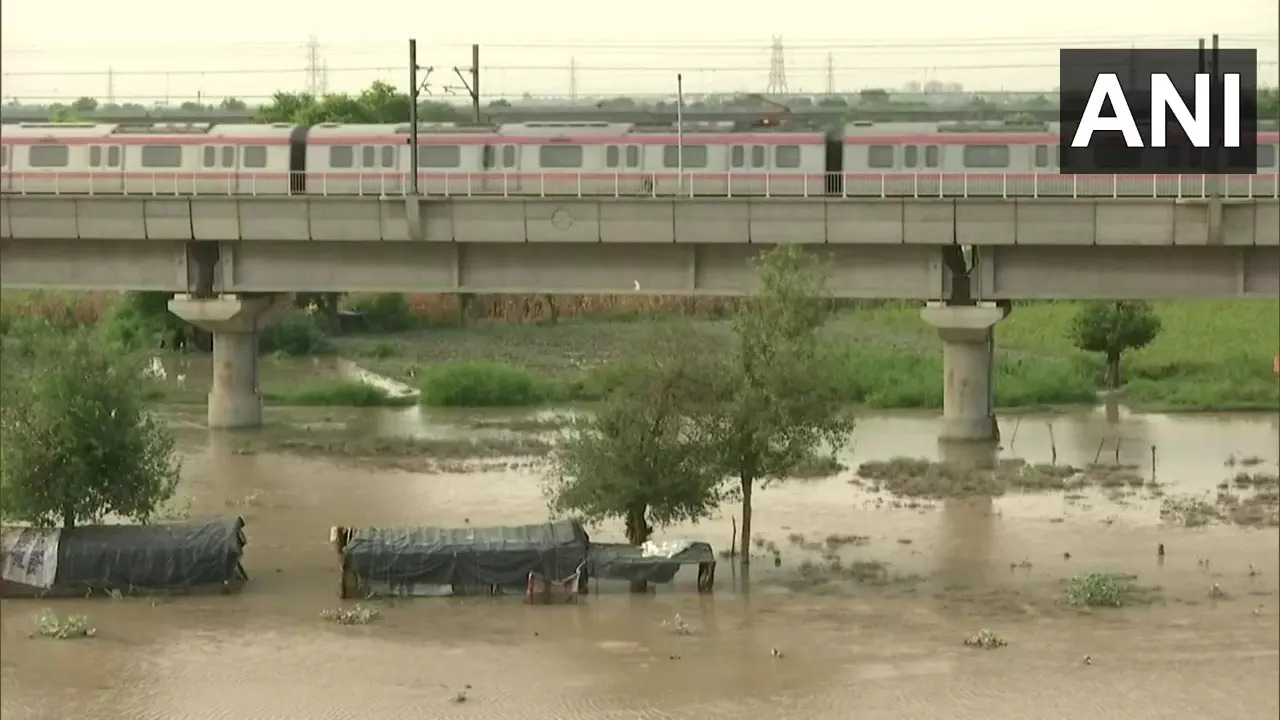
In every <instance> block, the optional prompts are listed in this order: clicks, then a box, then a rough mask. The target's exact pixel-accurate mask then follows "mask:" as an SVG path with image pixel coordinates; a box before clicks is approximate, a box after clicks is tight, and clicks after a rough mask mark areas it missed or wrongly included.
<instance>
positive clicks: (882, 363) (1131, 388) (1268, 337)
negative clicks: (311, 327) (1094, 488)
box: [0, 294, 1280, 412]
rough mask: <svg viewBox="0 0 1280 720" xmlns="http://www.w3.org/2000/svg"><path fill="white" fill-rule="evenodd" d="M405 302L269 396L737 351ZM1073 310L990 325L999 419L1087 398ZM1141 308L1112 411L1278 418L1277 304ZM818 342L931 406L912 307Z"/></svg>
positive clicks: (347, 393)
mask: <svg viewBox="0 0 1280 720" xmlns="http://www.w3.org/2000/svg"><path fill="white" fill-rule="evenodd" d="M23 298H25V299H23ZM23 298H20V297H18V296H15V295H13V294H6V296H5V297H4V298H0V299H3V300H6V301H7V304H6V303H0V305H4V306H5V308H7V309H6V312H8V313H14V312H18V311H20V310H21V311H23V312H44V313H53V314H55V315H58V314H59V313H61V315H59V317H62V316H65V317H68V318H74V319H76V321H77V322H80V321H83V322H89V321H91V319H92V317H93V316H94V312H97V313H98V316H99V317H100V316H101V313H102V312H103V311H102V310H101V308H100V307H97V306H95V305H93V304H92V303H89V302H88V301H87V300H84V299H83V298H81V297H80V296H69V295H65V294H64V295H50V296H47V297H46V296H38V297H35V299H32V298H33V296H31V295H30V294H28V295H26V296H23ZM615 300H617V299H616V298H615ZM636 300H637V301H642V300H644V299H643V298H640V299H636ZM103 302H105V300H99V301H98V305H102V303H103ZM353 302H357V303H358V302H360V300H359V299H358V298H357V299H355V300H353ZM526 304H527V303H526ZM703 304H704V305H706V303H703ZM517 305H518V303H517ZM631 305H636V307H634V308H632V307H631ZM95 307H97V309H96V310H95ZM406 307H407V308H408V309H406V310H405V312H406V313H409V312H410V311H412V312H417V313H418V314H412V315H406V316H405V317H402V318H400V319H399V320H398V321H397V322H398V323H399V325H401V326H411V325H415V324H416V325H419V326H422V327H420V328H419V329H413V330H408V331H405V332H397V333H384V334H366V333H358V334H348V335H343V336H338V337H333V338H328V339H324V342H323V343H312V344H314V345H316V346H317V347H319V346H320V345H323V347H324V349H325V350H327V351H328V352H326V353H325V354H323V355H315V356H303V357H298V356H290V355H287V354H284V353H282V352H276V353H271V354H268V355H265V356H264V357H263V358H262V363H261V368H260V386H261V388H262V392H263V396H264V399H265V401H266V402H267V403H268V404H273V405H327V406H333V407H339V406H377V405H405V404H412V403H414V402H419V401H421V402H423V403H424V404H434V405H441V404H446V405H449V404H451V405H462V406H466V405H478V404H491V405H499V406H502V405H505V406H527V405H542V404H556V403H566V402H591V401H593V400H597V399H599V397H600V396H601V395H602V394H603V393H604V391H605V390H606V389H607V388H608V387H609V383H610V380H611V378H610V373H609V363H610V362H611V361H614V360H619V359H622V358H626V357H628V356H629V355H631V354H633V353H634V350H635V349H636V348H638V347H647V346H649V345H651V344H652V343H653V342H654V341H655V340H656V339H658V338H659V337H666V336H670V335H672V334H675V335H678V336H681V337H683V338H684V339H685V340H686V341H687V342H688V343H689V346H690V347H691V348H692V350H693V351H695V352H704V353H719V352H725V351H726V350H727V349H728V348H731V347H732V342H733V338H732V329H731V327H730V324H729V322H728V321H727V320H726V319H724V311H725V309H724V308H723V307H720V306H717V305H714V304H711V305H707V307H705V308H702V307H701V306H696V304H690V305H689V308H687V310H689V311H691V312H699V313H705V314H697V315H681V314H679V312H678V311H680V310H683V309H686V308H683V306H680V305H678V304H677V305H675V306H672V308H666V307H665V306H661V305H659V306H655V307H654V309H653V311H652V312H649V313H648V314H646V313H645V312H641V311H642V310H644V308H645V307H647V306H645V305H643V304H637V303H630V304H626V303H622V302H621V301H618V302H616V303H614V304H607V303H603V302H602V303H601V307H599V308H596V307H595V306H592V305H589V304H584V305H583V307H582V308H579V309H578V312H579V314H578V315H576V316H571V317H562V318H561V319H560V320H559V321H558V322H556V323H554V324H549V323H546V322H545V318H543V319H542V320H536V321H532V322H524V321H521V319H522V318H525V317H528V316H529V313H530V312H531V311H529V310H528V308H525V309H524V310H522V311H521V313H515V314H514V315H511V314H508V315H506V316H504V317H515V318H516V319H515V320H505V319H498V320H495V319H478V320H473V321H472V322H470V323H469V324H467V325H466V326H456V325H452V326H451V325H448V324H443V320H442V318H441V317H439V316H440V315H441V310H440V308H439V307H437V306H435V305H429V306H425V309H421V310H418V309H417V308H419V306H418V305H413V306H406ZM1079 307H1080V304H1079V303H1075V302H1044V303H1027V304H1021V305H1018V306H1016V307H1015V309H1014V311H1013V313H1012V314H1011V315H1010V317H1009V318H1007V319H1006V320H1004V321H1003V322H1001V323H1000V324H998V325H997V326H996V348H997V350H996V378H995V394H996V404H997V406H999V407H1000V408H1002V409H1003V410H1005V411H1006V412H1008V411H1010V410H1020V411H1028V410H1030V411H1034V410H1042V409H1048V408H1055V407H1079V406H1091V405H1094V404H1096V402H1097V401H1098V395H1099V392H1100V387H1101V385H1102V381H1103V363H1102V359H1101V358H1100V357H1099V356H1097V355H1092V354H1087V353H1083V352H1081V351H1079V350H1077V349H1076V348H1074V347H1073V345H1072V344H1071V340H1070V330H1071V324H1072V321H1073V318H1074V317H1075V315H1076V313H1077V311H1078V309H1079ZM41 308H43V309H41ZM673 308H674V309H673ZM1153 308H1154V310H1155V312H1156V314H1157V315H1158V316H1159V318H1160V320H1161V322H1162V324H1163V330H1162V332H1161V333H1160V334H1159V335H1158V336H1157V337H1156V339H1155V341H1154V342H1152V343H1151V344H1150V345H1149V346H1148V347H1145V348H1142V349H1140V350H1136V351H1133V352H1130V353H1126V355H1125V357H1124V372H1125V378H1126V383H1125V386H1124V387H1123V389H1122V390H1121V391H1120V392H1119V393H1118V395H1117V399H1118V400H1119V401H1120V402H1123V403H1124V404H1126V405H1129V406H1131V407H1133V408H1135V409H1138V410H1143V411H1184V412H1203V411H1211V410H1220V411H1225V410H1259V411H1272V412H1274V411H1277V410H1280V382H1278V381H1277V376H1276V375H1275V372H1274V370H1273V361H1274V356H1275V353H1276V350H1277V349H1278V348H1280V306H1278V305H1277V304H1276V303H1275V302H1272V301H1265V300H1264V301H1245V300H1238V301H1200V300H1175V301H1161V302H1156V303H1153ZM490 310H492V311H494V312H505V310H503V309H502V308H496V309H495V308H490ZM593 313H594V314H593ZM533 317H540V316H539V315H538V314H537V313H533ZM295 324H296V323H295ZM826 335H827V337H828V339H829V340H830V342H831V343H833V344H835V345H837V346H838V347H840V348H842V349H843V350H844V352H843V354H842V357H843V361H842V364H841V368H840V372H839V374H838V378H837V391H838V392H839V393H840V394H841V395H842V396H843V397H844V398H845V399H846V400H847V401H848V402H849V403H850V404H853V405H858V406H862V407H866V408H872V409H903V408H921V409H937V408H940V407H941V405H942V350H941V343H940V341H939V339H938V337H937V332H936V331H935V330H934V329H933V328H931V327H929V326H928V325H926V324H925V323H924V322H923V321H922V320H921V319H920V316H919V311H918V309H917V308H916V307H914V305H913V304H910V303H882V304H867V305H866V306H862V307H857V308H855V309H845V310H842V311H841V312H839V313H838V315H837V316H836V317H835V319H834V320H833V321H832V322H831V323H830V324H829V326H828V328H827V329H826ZM304 345H305V344H304ZM159 358H160V361H161V363H162V365H163V366H164V367H165V370H166V372H165V377H164V378H162V379H159V380H158V381H154V382H152V383H151V384H150V388H149V390H150V393H151V395H152V398H153V399H154V400H155V401H157V402H162V403H203V402H204V399H205V396H206V394H207V393H208V388H209V379H210V375H211V359H210V357H209V356H208V355H207V354H199V353H188V354H168V355H160V356H159ZM339 358H340V359H341V360H339ZM343 361H346V362H343ZM352 364H354V367H355V370H353V369H352V367H353V365H352ZM361 369H363V370H367V371H370V372H372V373H374V375H375V376H381V377H383V378H386V379H389V380H391V381H394V382H395V383H399V384H398V385H394V386H384V385H379V383H380V382H381V381H379V380H377V379H376V378H373V377H371V376H361V375H360V373H359V370H361ZM179 378H181V380H179ZM371 380H372V382H370V381H371ZM420 390H430V391H431V392H428V393H426V396H425V397H416V393H414V392H413V391H420Z"/></svg>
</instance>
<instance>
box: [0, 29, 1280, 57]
mask: <svg viewBox="0 0 1280 720" xmlns="http://www.w3.org/2000/svg"><path fill="white" fill-rule="evenodd" d="M1197 37H1198V36H1197V35H1196V34H1195V33H1190V32H1189V33H1187V34H1185V35H1183V34H1171V33H1166V34H1161V35H1154V34H1153V35H1124V36H1113V37H1106V36H1103V37H1099V36H1093V37H1073V36H1065V37H1064V36H1057V37H1055V36H1041V37H1036V36H1026V35H1013V36H991V37H982V38H973V37H970V38H963V39H957V40H946V39H943V38H921V37H903V38H880V39H877V40H869V41H857V42H850V41H849V40H848V39H847V38H840V39H835V38H831V39H824V38H812V39H808V40H800V41H795V40H793V41H792V42H791V43H790V46H791V48H792V50H796V49H817V50H837V49H886V48H900V47H914V48H919V49H929V50H934V49H949V48H956V47H970V48H978V49H989V48H991V47H993V46H995V45H1001V46H1005V47H1013V46H1023V47H1053V48H1054V49H1057V48H1060V47H1065V46H1072V47H1106V46H1115V47H1132V46H1133V45H1135V44H1138V45H1154V44H1157V43H1162V42H1170V43H1188V44H1190V43H1193V42H1194V41H1195V40H1196V39H1197ZM1222 40H1223V41H1226V42H1231V43H1235V42H1241V43H1250V42H1252V43H1275V42H1276V37H1275V36H1274V35H1273V34H1268V33H1242V34H1240V35H1228V34H1224V35H1222ZM484 45H485V47H487V48H490V49H508V50H537V49H547V50H571V49H572V50H586V49H601V50H620V51H630V50H693V49H697V50H710V51H715V50H720V49H726V50H751V51H756V52H759V51H762V50H766V49H768V47H769V45H768V44H766V43H762V42H761V41H760V40H758V39H755V40H752V39H726V40H722V41H715V42H710V43H705V42H699V43H697V44H694V43H692V42H683V43H630V42H627V41H619V42H615V43H608V44H600V43H599V41H598V39H592V40H584V41H581V42H580V41H575V40H572V39H564V40H560V41H558V42H551V43H485V44H484ZM294 47H296V46H295V45H294V44H292V43H286V42H241V43H235V42H232V43H208V44H200V43H195V44H193V43H157V44H149V49H148V50H147V51H146V52H156V53H161V52H165V53H167V52H169V51H172V50H175V49H183V50H191V49H193V48H209V49H215V48H216V49H225V50H232V51H237V52H238V51H242V50H249V49H258V50H276V51H280V52H285V51H288V52H293V48H294ZM326 47H327V48H328V49H329V50H330V51H334V50H354V49H360V50H367V49H371V48H373V47H380V48H384V45H383V44H382V43H375V42H360V43H352V42H348V43H341V42H339V43H328V44H327V45H326ZM432 47H433V48H440V49H448V48H455V49H464V48H468V47H470V45H468V44H463V43H433V45H432ZM120 49H122V48H121V47H120V46H119V45H96V46H94V45H83V44H77V45H75V46H70V47H59V46H56V45H48V46H6V47H5V48H4V50H3V52H4V53H5V54H24V53H46V52H56V53H58V54H60V55H65V54H68V53H80V54H94V55H100V54H102V51H103V50H120ZM134 52H136V51H134ZM377 52H383V53H385V52H386V51H385V48H384V49H383V50H379V51H377Z"/></svg>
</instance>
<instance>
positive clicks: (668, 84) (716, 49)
mask: <svg viewBox="0 0 1280 720" xmlns="http://www.w3.org/2000/svg"><path fill="white" fill-rule="evenodd" d="M1205 7H1206V6H1205V4H1204V3H1203V2H1191V1H1190V0H1165V1H1164V2H1161V3H1151V2H1144V1H1141V0H1075V1H1074V2H1071V3H1049V4H1044V3H1029V2H1026V0H979V1H977V2H955V0H917V2H914V3H911V4H909V5H907V4H892V3H886V4H882V5H863V4H855V3H849V2H847V0H846V1H844V2H834V1H832V0H817V1H810V2H805V3H801V2H788V3H780V2H776V1H775V2H764V1H763V0H761V1H759V2H755V1H752V2H738V3H734V4H733V5H729V4H727V3H717V2H703V3H695V2H688V1H687V0H685V1H683V2H677V1H675V0H651V1H650V2H646V3H636V4H628V3H620V4H617V5H601V4H600V3H598V2H591V3H587V2H584V1H583V0H558V1H557V2H553V3H530V2H524V1H521V0H488V1H487V2H471V3H457V2H454V3H423V2H417V1H413V2H411V1H409V0H384V2H379V3H369V4H359V3H354V4H353V3H351V2H337V1H335V0H315V1H314V2H309V3H305V4H304V3H300V2H289V1H287V0H286V1H282V0H277V1H276V2H263V0H220V2H218V3H216V4H215V5H210V6H200V5H190V4H185V5H184V4H179V5H174V4H173V3H172V2H160V1H158V0H122V1H121V2H116V3H104V2H101V0H61V1H60V2H58V3H56V4H55V5H45V4H43V3H41V2H36V1H35V0H26V1H19V0H9V1H8V2H3V3H0V53H2V55H3V58H2V62H0V72H2V73H3V83H2V85H3V86H2V87H0V95H3V96H4V98H5V99H6V100H8V99H10V98H13V97H17V98H19V99H21V100H25V101H30V102H35V101H48V100H51V99H53V98H59V99H73V98H75V97H78V96H80V95H92V96H96V97H98V98H100V99H104V100H105V99H106V97H107V94H108V86H110V88H111V92H112V93H113V94H114V97H115V100H116V101H117V102H129V101H134V102H146V103H148V104H150V103H151V102H154V101H157V100H163V99H165V98H166V97H167V98H168V100H169V102H171V103H173V104H177V103H180V102H182V101H184V100H194V99H196V96H197V94H199V95H200V97H201V98H202V99H204V100H205V101H206V102H209V101H213V102H216V101H217V100H219V99H221V98H222V97H224V96H228V95H231V96H236V97H241V98H246V99H249V100H256V99H261V98H263V97H266V96H269V95H270V94H271V93H273V92H274V91H276V90H278V89H288V90H302V89H304V88H305V87H306V83H307V75H306V73H305V71H304V68H305V67H306V66H307V64H308V62H309V58H308V50H307V43H308V39H309V38H310V37H312V36H314V37H315V38H316V39H317V41H318V42H319V53H318V54H319V57H320V58H321V60H322V61H323V63H324V64H325V65H327V67H328V71H327V73H326V78H325V79H326V81H327V85H328V88H329V89H330V90H339V91H340V90H357V89H359V88H361V87H364V86H367V85H368V84H369V83H370V82H371V81H373V80H376V79H383V80H388V81H392V82H394V83H396V84H397V85H400V86H402V87H403V86H404V85H405V84H406V82H405V75H406V70H405V68H406V67H407V38H408V37H410V36H415V37H417V39H418V47H419V63H420V64H422V65H434V66H436V68H437V69H436V72H435V73H434V74H433V75H432V87H433V90H434V91H435V92H436V93H440V92H442V91H443V86H445V85H454V86H456V85H458V84H459V83H458V81H457V79H456V77H454V76H453V73H452V70H451V68H452V67H453V66H455V65H458V66H463V67H465V66H467V65H469V64H470V49H469V45H470V43H471V42H478V43H480V44H481V68H482V70H483V71H484V75H483V76H482V93H483V95H484V96H485V98H486V100H491V99H494V98H496V97H518V96H520V95H521V94H522V93H524V92H528V93H531V94H533V95H567V94H569V92H570V90H571V88H572V87H574V86H575V84H576V89H577V92H578V94H580V95H599V94H609V95H611V94H629V93H630V94H638V93H667V92H674V87H675V74H676V72H677V71H682V72H683V73H684V84H685V91H686V92H687V93H691V94H692V93H698V92H721V91H751V92H763V91H765V90H766V88H767V86H768V80H769V61H770V50H769V46H770V42H771V37H772V36H773V35H781V36H782V38H783V44H784V48H785V53H784V57H785V68H786V80H787V89H788V90H789V91H790V92H810V93H821V92H824V91H825V90H826V88H827V82H828V71H827V65H828V58H830V64H831V66H832V72H831V78H832V79H833V81H834V85H835V88H836V90H837V91H840V92H850V91H856V90H858V89H861V88H866V87H889V88H901V87H902V86H903V85H904V84H906V83H908V82H910V81H920V82H925V81H928V80H940V81H944V82H959V83H963V84H964V86H965V88H966V89H970V90H1001V89H1005V90H1039V89H1048V88H1052V87H1054V86H1056V85H1057V84H1058V81H1057V51H1058V49H1059V48H1061V47H1064V46H1068V47H1098V46H1110V47H1131V46H1137V47H1171V46H1172V47H1195V42H1196V39H1197V38H1198V37H1201V36H1203V37H1206V38H1207V37H1208V36H1209V35H1210V34H1212V33H1213V32H1215V31H1216V32H1218V33H1220V35H1221V37H1222V45H1223V46H1224V47H1254V48H1257V49H1258V50H1259V60H1260V68H1259V72H1260V74H1261V78H1262V79H1263V80H1264V81H1265V82H1267V83H1269V84H1275V83H1276V82H1277V71H1278V66H1277V56H1278V55H1280V39H1278V38H1280V3H1277V1H1276V0H1218V1H1217V2H1215V3H1213V5H1212V8H1213V11H1212V13H1207V12H1205ZM1073 12H1074V14H1073ZM1209 15H1211V16H1212V17H1213V19H1212V20H1206V19H1205V18H1206V16H1209ZM571 65H576V66H577V70H576V71H571V69H570V67H571ZM108 68H111V69H112V70H113V73H112V79H111V80H110V82H109V81H108V72H107V71H108ZM165 73H169V74H168V76H166V74H165Z"/></svg>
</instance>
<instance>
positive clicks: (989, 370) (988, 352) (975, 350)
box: [920, 303, 1008, 441]
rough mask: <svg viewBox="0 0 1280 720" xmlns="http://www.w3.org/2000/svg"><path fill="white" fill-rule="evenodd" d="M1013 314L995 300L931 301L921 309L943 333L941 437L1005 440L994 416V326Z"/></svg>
mask: <svg viewBox="0 0 1280 720" xmlns="http://www.w3.org/2000/svg"><path fill="white" fill-rule="evenodd" d="M1007 314H1008V311H1007V310H1006V309H1005V308H1001V307H997V306H996V305H995V304H994V303H979V304H978V305H965V306H959V305H956V306H952V305H945V304H943V303H929V305H928V306H926V307H924V308H922V309H921V311H920V316H921V317H922V318H924V321H925V322H927V323H929V324H930V325H932V326H934V327H936V328H937V329H938V335H939V336H941V338H942V374H943V394H942V423H941V426H940V427H939V430H938V439H939V440H946V441H994V440H999V439H1000V426H999V424H997V422H996V416H995V393H994V390H995V387H994V375H993V359H992V350H993V349H994V343H993V340H992V332H991V330H992V328H993V327H994V326H995V324H996V323H998V322H1000V321H1001V320H1003V319H1004V318H1005V316H1006V315H1007Z"/></svg>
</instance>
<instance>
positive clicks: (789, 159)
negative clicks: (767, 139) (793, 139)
mask: <svg viewBox="0 0 1280 720" xmlns="http://www.w3.org/2000/svg"><path fill="white" fill-rule="evenodd" d="M773 164H774V165H776V166H778V167H780V168H798V167H800V146H799V145H779V146H778V147H776V148H774V150H773Z"/></svg>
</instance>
